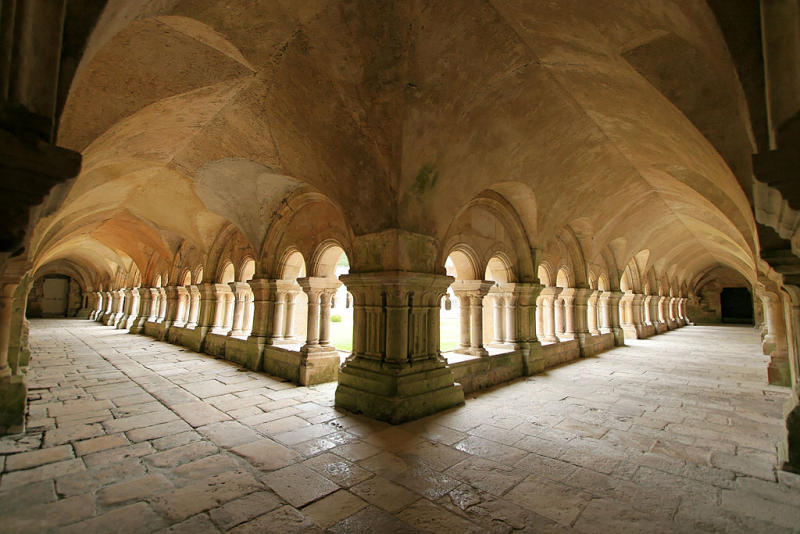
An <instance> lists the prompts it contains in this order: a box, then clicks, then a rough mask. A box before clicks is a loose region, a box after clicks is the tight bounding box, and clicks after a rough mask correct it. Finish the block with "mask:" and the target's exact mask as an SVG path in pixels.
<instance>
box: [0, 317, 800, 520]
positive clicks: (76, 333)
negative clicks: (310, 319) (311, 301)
mask: <svg viewBox="0 0 800 534" xmlns="http://www.w3.org/2000/svg"><path fill="white" fill-rule="evenodd" d="M31 346H32V350H33V354H32V357H31V369H30V371H29V374H28V377H29V387H30V389H29V400H30V403H29V414H28V431H27V432H26V434H25V435H24V436H7V437H4V438H0V471H1V472H2V475H1V476H0V524H2V525H4V528H3V530H4V532H9V533H12V532H14V533H16V532H44V531H50V530H56V531H62V529H63V531H64V532H79V533H81V534H88V533H93V532H98V533H101V532H120V533H122V532H136V533H143V532H152V531H161V530H162V529H163V530H164V531H165V532H186V533H193V534H199V533H204V532H226V531H231V532H236V533H247V532H282V533H285V532H295V531H297V532H316V531H324V530H326V529H328V530H329V531H330V532H373V533H379V532H444V533H447V534H454V533H460V532H476V533H477V532H511V531H523V532H566V531H572V529H574V531H576V532H603V533H605V532H622V531H625V532H648V533H655V532H748V533H750V532H770V533H779V532H787V533H788V532H793V531H794V532H797V531H798V530H797V529H798V528H800V477H798V476H794V475H791V474H788V473H786V472H779V473H778V472H776V470H775V468H774V466H775V464H776V440H777V438H778V437H779V436H781V435H782V428H783V423H782V413H783V412H782V410H783V408H782V406H783V403H784V401H786V400H787V399H788V397H789V389H788V388H781V387H776V386H769V385H767V383H766V372H765V368H766V363H767V358H766V357H765V356H762V355H761V354H760V344H759V338H758V335H757V333H756V331H755V330H754V329H753V328H749V327H686V328H682V329H680V330H678V331H674V332H669V333H666V334H664V335H661V336H656V337H654V338H651V339H648V340H633V341H629V342H628V346H625V347H618V348H615V349H613V350H610V351H608V352H605V353H603V354H601V355H599V356H598V357H594V358H588V359H583V360H579V361H577V362H575V363H573V364H570V365H566V366H563V367H559V368H555V369H551V370H549V371H547V372H546V373H544V374H541V375H536V376H533V377H530V378H527V379H521V380H517V381H515V382H512V383H510V384H508V385H505V386H501V387H498V388H495V389H493V390H490V391H488V392H484V393H481V394H472V395H469V396H468V398H467V401H466V405H465V406H464V407H460V408H455V409H451V410H448V411H446V412H443V413H440V414H437V415H434V416H430V417H428V418H425V419H423V420H420V421H415V422H412V423H407V424H404V425H400V426H395V427H393V426H390V425H388V424H385V423H379V422H374V421H372V420H369V419H366V418H362V417H356V416H352V415H348V414H346V413H345V412H342V411H338V410H336V409H335V408H334V407H333V395H334V389H335V384H333V383H331V384H325V385H321V386H314V387H310V388H304V387H295V386H293V385H291V384H289V383H287V382H284V381H279V380H276V379H273V378H270V377H269V376H266V375H264V374H261V373H255V372H250V371H246V370H243V369H240V368H238V367H236V366H235V365H233V364H231V363H230V362H226V361H224V360H219V359H215V358H213V357H210V356H207V355H204V354H197V353H193V352H191V351H189V350H188V349H186V348H183V347H180V346H175V345H170V344H167V343H162V342H158V341H154V340H153V339H152V338H150V337H145V336H140V335H130V334H127V333H126V332H125V331H123V330H115V329H112V328H109V327H104V326H99V325H98V324H97V323H96V322H93V321H86V320H46V319H45V320H32V321H31Z"/></svg>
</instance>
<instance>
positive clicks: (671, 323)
mask: <svg viewBox="0 0 800 534" xmlns="http://www.w3.org/2000/svg"><path fill="white" fill-rule="evenodd" d="M666 313H667V317H666V319H667V328H668V329H670V330H675V329H676V328H678V321H677V320H676V318H675V297H667V307H666Z"/></svg>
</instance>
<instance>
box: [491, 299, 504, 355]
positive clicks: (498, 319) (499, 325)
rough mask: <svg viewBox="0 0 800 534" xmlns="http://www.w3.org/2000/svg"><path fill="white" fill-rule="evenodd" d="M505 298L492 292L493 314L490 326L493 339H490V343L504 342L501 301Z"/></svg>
mask: <svg viewBox="0 0 800 534" xmlns="http://www.w3.org/2000/svg"><path fill="white" fill-rule="evenodd" d="M504 300H505V299H504V298H503V297H502V295H499V294H497V293H493V294H492V305H493V306H492V309H493V311H494V314H493V316H492V323H493V324H492V326H493V327H494V328H493V331H494V339H492V343H504V342H505V340H506V328H505V321H504V316H505V307H504V305H503V301H504Z"/></svg>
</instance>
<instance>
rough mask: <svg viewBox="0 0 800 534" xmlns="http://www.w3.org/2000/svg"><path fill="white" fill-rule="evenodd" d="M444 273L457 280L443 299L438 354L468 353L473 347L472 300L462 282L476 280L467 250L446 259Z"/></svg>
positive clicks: (451, 254)
mask: <svg viewBox="0 0 800 534" xmlns="http://www.w3.org/2000/svg"><path fill="white" fill-rule="evenodd" d="M444 268H445V272H446V273H447V275H448V276H452V277H453V278H455V282H454V283H453V284H451V285H450V287H449V288H448V289H447V294H446V295H445V296H444V297H443V298H442V303H441V305H440V312H439V350H440V351H441V352H451V351H458V352H464V353H466V352H468V351H469V348H470V346H471V341H470V338H471V333H470V298H471V297H470V296H469V294H468V292H467V291H464V290H461V289H460V288H459V287H460V282H465V281H474V280H475V278H476V277H477V270H476V268H475V262H474V261H473V259H472V258H471V256H470V254H469V253H468V251H466V250H462V249H456V250H454V251H453V252H451V253H450V255H448V256H447V259H446V260H445V263H444Z"/></svg>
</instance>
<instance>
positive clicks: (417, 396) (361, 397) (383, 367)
mask: <svg viewBox="0 0 800 534" xmlns="http://www.w3.org/2000/svg"><path fill="white" fill-rule="evenodd" d="M460 404H464V391H463V389H462V388H461V384H458V383H456V382H454V380H453V372H452V371H451V370H450V368H449V367H448V366H447V364H446V363H445V362H444V361H441V360H425V361H420V362H414V364H413V365H402V366H400V367H393V366H391V365H390V364H384V363H381V362H379V361H371V360H367V359H366V358H354V359H351V360H348V361H347V362H345V364H344V365H343V366H342V368H341V370H340V371H339V386H338V387H337V388H336V407H338V408H343V409H345V410H348V411H350V412H354V413H358V414H363V415H366V416H367V417H371V418H373V419H379V420H381V421H386V422H389V423H392V424H400V423H404V422H406V421H412V420H414V419H419V418H421V417H425V416H426V415H431V414H433V413H437V412H440V411H442V410H446V409H448V408H451V407H453V406H458V405H460Z"/></svg>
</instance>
